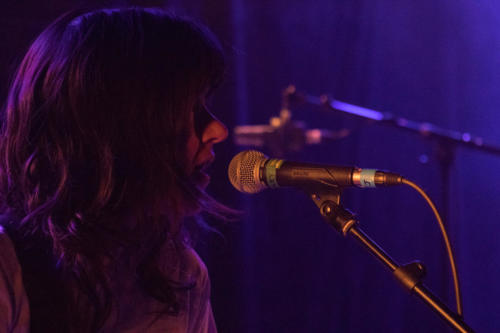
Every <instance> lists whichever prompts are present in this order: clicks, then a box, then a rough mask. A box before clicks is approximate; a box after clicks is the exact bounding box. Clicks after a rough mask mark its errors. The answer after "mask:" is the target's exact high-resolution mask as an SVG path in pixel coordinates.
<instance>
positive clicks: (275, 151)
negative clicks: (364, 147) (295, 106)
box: [234, 86, 350, 157]
mask: <svg viewBox="0 0 500 333" xmlns="http://www.w3.org/2000/svg"><path fill="white" fill-rule="evenodd" d="M295 94H296V92H295V87H293V86H289V87H288V88H286V89H285V90H284V91H283V94H282V103H281V111H280V114H279V117H272V118H271V119H270V120H269V125H242V126H236V127H235V128H234V141H235V143H236V144H237V145H239V146H249V147H263V148H266V150H268V151H269V153H270V154H272V155H273V156H276V157H284V156H285V155H286V154H287V153H295V152H300V151H301V150H302V149H303V148H304V146H305V145H314V144H320V143H323V142H327V141H335V140H339V139H342V138H345V137H347V136H348V135H349V134H350V131H349V130H348V129H341V130H338V131H332V130H327V129H317V128H316V129H307V126H306V124H305V123H304V122H303V121H292V113H291V111H290V104H291V103H290V102H291V101H290V97H292V96H295Z"/></svg>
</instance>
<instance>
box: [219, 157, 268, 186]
mask: <svg viewBox="0 0 500 333" xmlns="http://www.w3.org/2000/svg"><path fill="white" fill-rule="evenodd" d="M266 160H267V156H266V155H264V154H263V153H261V152H259V151H256V150H245V151H242V152H240V153H238V154H237V155H236V156H235V157H233V159H232V160H231V162H230V163H229V168H228V170H227V174H228V176H229V181H230V182H231V184H233V186H234V188H235V189H237V190H238V191H240V192H243V193H250V194H252V193H257V192H260V191H262V190H263V189H265V188H267V185H266V184H264V183H263V182H262V181H261V180H260V167H261V166H262V165H263V164H264V163H265V162H266Z"/></svg>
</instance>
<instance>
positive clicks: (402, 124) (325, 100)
mask: <svg viewBox="0 0 500 333" xmlns="http://www.w3.org/2000/svg"><path fill="white" fill-rule="evenodd" d="M285 92H288V97H287V103H288V104H287V106H288V107H293V106H297V105H300V104H309V105H315V106H319V107H321V108H323V109H327V110H330V111H337V112H340V113H341V114H343V115H345V116H347V117H351V118H358V119H363V120H367V121H369V122H370V123H377V124H383V125H389V126H392V127H396V128H400V129H403V130H406V131H409V132H413V133H415V134H418V135H419V136H421V137H423V138H425V139H430V140H433V141H435V142H437V145H438V149H437V154H436V155H437V159H438V161H439V168H440V172H441V188H442V189H443V191H442V198H441V204H442V209H441V211H442V212H443V217H444V221H445V223H446V221H448V217H449V207H450V197H449V191H450V170H451V166H452V164H453V161H454V158H455V148H456V147H458V146H460V147H466V148H469V149H475V150H477V151H482V152H487V153H490V154H496V155H500V146H497V145H493V144H487V143H485V142H484V140H483V139H482V138H481V137H477V136H472V135H471V134H469V133H461V132H458V131H453V130H448V129H444V128H441V127H438V126H436V125H433V124H430V123H427V122H417V121H413V120H409V119H405V118H401V117H396V116H394V115H392V114H391V113H388V112H380V111H376V110H371V109H368V108H364V107H361V106H357V105H353V104H349V103H345V102H341V101H338V100H335V99H332V98H330V97H328V96H327V95H321V96H319V97H316V96H312V95H308V94H306V93H301V92H298V91H297V90H296V88H295V86H293V85H290V86H288V87H287V88H286V89H285Z"/></svg>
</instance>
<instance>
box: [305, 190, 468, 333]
mask: <svg viewBox="0 0 500 333" xmlns="http://www.w3.org/2000/svg"><path fill="white" fill-rule="evenodd" d="M306 192H308V194H309V195H310V196H311V198H312V200H313V201H314V203H315V204H316V206H318V208H319V210H320V213H321V215H322V216H323V217H324V219H325V220H326V222H327V223H328V224H330V225H331V226H332V227H333V228H334V229H335V230H337V231H338V232H340V233H342V235H344V236H345V237H347V236H348V235H349V236H352V237H354V238H355V239H356V240H357V241H359V242H360V243H361V244H362V245H363V247H364V248H365V249H366V250H368V252H370V253H371V254H372V255H374V256H375V257H376V258H377V259H378V260H379V261H380V262H381V263H382V264H384V266H386V267H387V268H389V270H390V271H391V272H392V273H393V275H394V277H395V278H396V279H397V280H398V281H399V282H400V283H401V284H402V285H403V287H404V288H405V289H406V290H408V291H409V292H410V293H411V294H412V295H415V296H416V297H417V298H420V299H421V300H422V301H423V302H424V303H425V304H426V305H427V306H429V307H430V308H431V309H432V310H433V311H434V312H435V313H437V314H438V315H439V316H440V317H441V318H442V319H443V320H444V321H446V323H447V324H448V325H450V326H451V327H452V328H454V329H455V330H456V332H463V333H466V332H474V331H473V329H472V328H470V327H469V326H468V325H467V324H466V323H465V322H464V320H463V318H462V317H461V316H459V315H457V314H456V313H455V312H453V311H452V310H450V309H449V308H448V307H447V306H446V305H445V304H444V303H443V302H442V301H441V300H440V299H439V298H437V297H436V296H435V295H433V293H432V292H431V291H430V290H429V289H427V287H426V286H425V285H424V284H423V283H422V279H423V278H424V276H425V267H424V265H423V264H422V263H420V262H418V261H415V262H411V263H408V264H405V265H399V264H398V263H397V262H396V261H394V259H392V258H391V257H390V256H389V255H388V254H387V253H386V252H385V251H384V250H383V249H382V248H381V247H380V246H379V245H377V243H375V242H374V241H373V240H372V239H371V238H370V237H369V236H368V235H366V234H365V233H364V232H363V231H362V230H361V229H360V228H359V227H358V223H359V222H358V220H357V218H356V216H355V215H354V214H353V213H351V212H350V211H349V210H347V209H345V208H343V207H342V205H341V204H340V194H341V189H340V188H326V187H321V188H316V189H311V190H309V191H306Z"/></svg>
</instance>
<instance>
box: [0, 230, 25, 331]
mask: <svg viewBox="0 0 500 333" xmlns="http://www.w3.org/2000/svg"><path fill="white" fill-rule="evenodd" d="M29 316H30V314H29V303H28V298H27V296H26V292H25V290H24V286H23V279H22V272H21V266H20V264H19V261H18V260H17V256H16V251H15V249H14V246H13V244H12V242H11V240H10V239H9V237H8V236H7V234H6V233H5V232H4V230H3V229H2V227H0V331H2V332H16V333H17V332H19V333H24V332H29Z"/></svg>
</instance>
